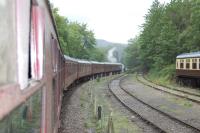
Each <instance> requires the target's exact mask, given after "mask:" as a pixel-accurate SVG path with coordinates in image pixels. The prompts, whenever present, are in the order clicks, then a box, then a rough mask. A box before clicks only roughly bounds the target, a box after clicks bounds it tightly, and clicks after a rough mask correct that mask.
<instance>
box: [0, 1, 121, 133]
mask: <svg viewBox="0 0 200 133" xmlns="http://www.w3.org/2000/svg"><path fill="white" fill-rule="evenodd" d="M0 16H1V17H2V19H0V25H1V28H0V34H1V37H0V43H1V45H0V47H1V48H0V133H57V132H58V128H59V125H60V110H61V103H62V96H63V90H64V89H67V88H68V87H69V86H70V85H71V84H73V83H75V82H76V81H80V80H86V79H89V78H91V77H97V76H100V75H101V76H106V75H110V74H113V73H120V72H121V70H122V64H120V63H107V62H95V61H85V60H79V59H74V58H71V57H68V56H65V55H63V53H62V50H61V48H60V45H59V44H60V43H59V40H58V33H57V31H56V25H55V22H54V19H53V15H52V12H51V7H50V3H49V1H48V0H2V1H0Z"/></svg>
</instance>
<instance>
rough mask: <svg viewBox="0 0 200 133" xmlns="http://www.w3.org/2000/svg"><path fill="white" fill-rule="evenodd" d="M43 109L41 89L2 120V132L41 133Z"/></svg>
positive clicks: (0, 126)
mask: <svg viewBox="0 0 200 133" xmlns="http://www.w3.org/2000/svg"><path fill="white" fill-rule="evenodd" d="M41 111H42V106H41V91H39V92H36V94H34V95H33V96H31V98H29V99H28V100H27V101H26V102H25V103H24V104H22V105H21V106H20V107H18V108H17V109H15V110H14V111H13V112H11V114H9V115H8V116H7V117H6V118H4V119H3V120H2V121H0V133H39V132H40V125H41V124H40V122H41Z"/></svg>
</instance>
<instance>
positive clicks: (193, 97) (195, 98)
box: [136, 75, 200, 104]
mask: <svg viewBox="0 0 200 133" xmlns="http://www.w3.org/2000/svg"><path fill="white" fill-rule="evenodd" d="M136 79H137V80H138V81H139V82H140V83H142V84H144V85H146V86H149V87H151V88H153V89H156V90H159V91H162V92H165V93H168V94H171V95H175V96H178V97H181V98H185V99H187V100H189V101H192V102H195V103H198V104H200V94H196V93H194V92H189V91H185V90H180V89H176V88H169V87H166V86H161V85H158V84H155V83H152V82H151V81H149V80H147V79H145V78H144V77H143V76H138V75H136Z"/></svg>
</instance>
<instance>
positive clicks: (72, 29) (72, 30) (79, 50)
mask: <svg viewBox="0 0 200 133" xmlns="http://www.w3.org/2000/svg"><path fill="white" fill-rule="evenodd" d="M51 7H52V11H53V16H54V19H55V22H56V26H57V31H58V35H59V41H60V44H61V48H62V51H63V52H64V54H65V55H69V56H71V57H74V58H79V59H87V60H95V61H105V60H106V54H105V52H104V51H105V50H104V49H99V48H96V39H95V36H94V33H93V31H91V30H89V29H88V27H87V24H81V23H78V22H71V21H69V20H68V19H67V18H66V17H64V16H61V15H59V13H58V11H59V10H58V8H54V7H53V5H52V6H51Z"/></svg>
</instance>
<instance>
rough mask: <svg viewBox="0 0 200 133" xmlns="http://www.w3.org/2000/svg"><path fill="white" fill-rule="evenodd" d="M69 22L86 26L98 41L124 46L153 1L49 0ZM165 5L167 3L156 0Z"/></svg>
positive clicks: (136, 30) (137, 28)
mask: <svg viewBox="0 0 200 133" xmlns="http://www.w3.org/2000/svg"><path fill="white" fill-rule="evenodd" d="M50 1H51V2H52V3H53V4H54V6H55V7H58V8H59V14H60V15H62V16H66V17H67V18H68V19H69V20H70V21H78V22H80V23H87V24H88V28H89V29H90V30H92V31H94V33H95V37H96V38H97V39H105V40H107V41H111V42H118V43H127V41H128V40H129V39H130V38H134V37H135V36H136V35H137V34H138V33H139V31H140V28H139V26H140V25H142V24H143V23H144V16H145V14H147V12H148V9H149V8H150V6H151V4H152V2H153V1H154V0H137V1H136V0H50ZM159 1H160V2H161V3H164V2H165V3H167V2H169V1H170V0H159Z"/></svg>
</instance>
